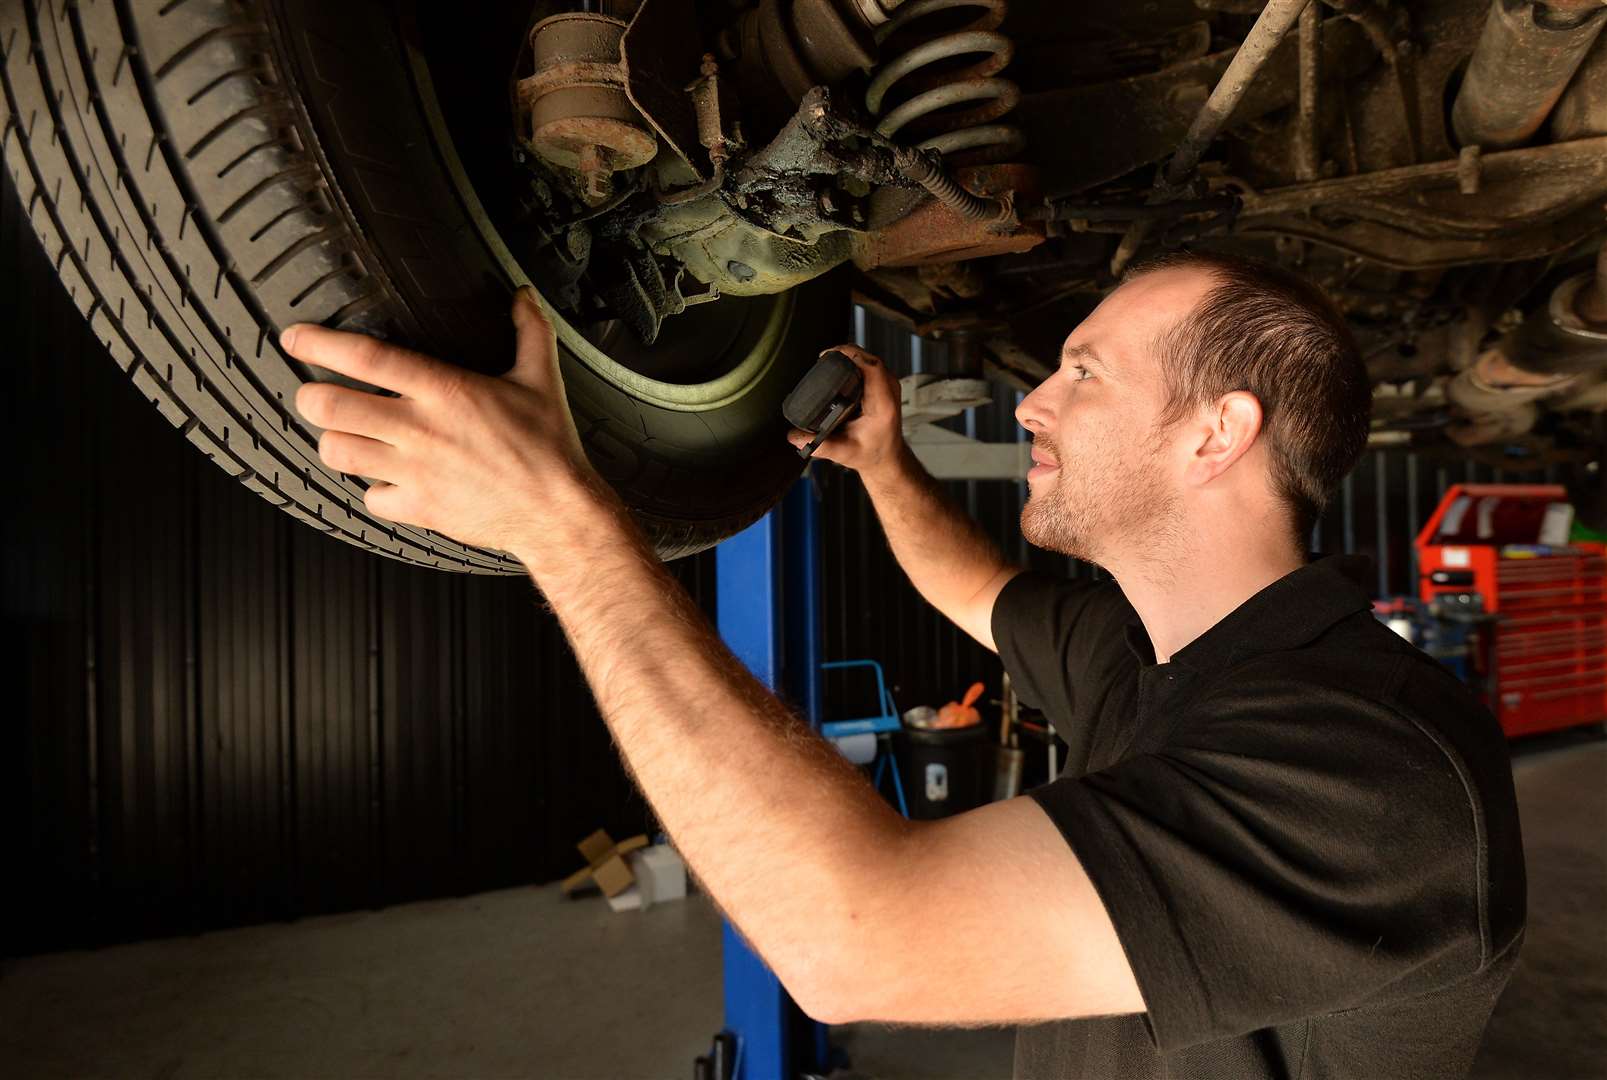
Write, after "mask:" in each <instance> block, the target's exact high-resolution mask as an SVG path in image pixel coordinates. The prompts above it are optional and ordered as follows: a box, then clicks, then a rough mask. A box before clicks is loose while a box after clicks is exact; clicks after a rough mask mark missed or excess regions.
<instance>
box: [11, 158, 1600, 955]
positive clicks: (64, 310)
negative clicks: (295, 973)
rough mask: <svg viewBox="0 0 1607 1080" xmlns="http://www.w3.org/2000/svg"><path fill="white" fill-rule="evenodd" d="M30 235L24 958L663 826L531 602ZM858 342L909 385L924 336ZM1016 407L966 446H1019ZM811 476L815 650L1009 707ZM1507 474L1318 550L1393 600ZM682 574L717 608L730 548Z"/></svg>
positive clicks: (19, 606) (876, 540) (437, 878)
mask: <svg viewBox="0 0 1607 1080" xmlns="http://www.w3.org/2000/svg"><path fill="white" fill-rule="evenodd" d="M24 214H25V210H24V208H23V207H21V206H20V205H19V203H18V202H17V200H16V197H15V195H14V194H13V192H12V191H11V190H10V187H9V184H8V185H7V187H6V190H5V192H4V194H3V198H0V280H3V281H4V282H5V288H4V289H3V290H0V294H3V298H0V315H3V319H4V322H3V324H0V325H4V326H5V327H6V330H7V335H8V338H9V340H8V343H7V356H6V361H5V368H6V375H5V379H6V383H5V394H4V400H5V402H6V424H5V428H6V433H5V439H6V443H7V445H6V452H7V459H6V460H8V461H10V462H11V463H12V465H11V470H10V490H9V492H8V493H7V497H6V500H5V503H6V513H5V521H6V524H5V526H4V534H3V535H4V553H5V560H4V579H3V586H0V607H3V610H4V612H5V620H6V625H7V631H8V633H7V637H8V639H9V641H10V643H11V646H12V647H11V648H8V649H6V650H5V661H4V665H5V667H4V671H3V675H4V678H5V681H6V684H7V685H9V686H13V687H18V688H20V693H19V694H17V695H16V698H15V699H14V700H16V702H17V705H16V709H17V711H16V712H15V713H14V714H12V716H11V717H10V722H9V723H8V724H7V725H6V727H5V736H4V741H3V743H0V762H3V766H0V768H3V770H4V773H3V774H0V775H3V783H0V786H3V789H4V791H5V792H6V797H7V798H8V799H9V800H10V802H11V805H10V807H8V810H9V812H8V813H7V815H6V816H7V820H8V821H9V822H10V828H11V830H12V835H11V838H10V840H9V842H8V844H7V851H6V854H7V856H8V858H7V862H8V863H9V865H11V866H12V868H13V869H12V871H11V875H10V876H11V880H12V881H13V883H14V884H13V886H12V887H11V888H10V889H8V890H7V898H6V904H7V905H8V906H9V907H11V908H12V911H11V912H10V915H11V917H10V918H8V919H6V920H5V923H4V925H5V934H6V940H5V941H4V943H3V945H0V949H3V952H4V954H6V955H12V956H17V955H25V954H30V953H37V952H47V951H52V950H57V949H62V948H72V947H84V946H93V945H101V944H107V943H111V942H115V941H124V940H132V939H139V938H147V937H154V936H163V935H169V934H175V933H187V932H194V931H199V930H204V929H212V928H219V927H224V926H233V925H243V924H248V923H253V922H261V921H264V920H271V919H283V918H291V917H295V916H301V915H309V914H316V913H326V912H334V911H342V910H351V909H356V908H365V907H376V906H381V905H386V904H394V903H400V902H403V901H408V900H415V899H421V898H427V897H437V896H449V895H459V894H464V893H470V892H475V891H480V890H485V889H495V888H502V887H507V886H512V885H518V884H526V883H537V882H545V881H551V880H554V879H556V878H558V877H561V876H562V875H564V874H566V873H568V872H569V871H570V870H572V869H574V867H575V864H576V862H577V859H578V856H577V855H576V854H575V851H574V846H573V845H574V844H575V842H576V841H577V840H579V839H580V838H581V837H582V836H584V835H585V834H587V833H588V832H590V831H591V830H593V829H595V828H597V827H599V826H601V827H605V828H607V829H609V830H610V831H611V832H613V833H614V835H616V836H623V835H628V834H630V833H633V832H636V831H640V830H641V829H642V828H643V827H645V826H646V825H647V824H648V814H647V808H646V806H645V805H644V803H643V802H642V800H641V799H640V797H639V796H637V795H636V794H635V792H634V790H633V788H632V786H631V784H630V783H629V781H628V780H627V779H626V777H625V776H624V774H623V772H622V770H621V768H620V766H619V764H618V761H617V758H616V756H615V753H614V750H613V748H612V746H611V745H610V742H609V738H608V735H607V732H606V730H605V729H604V727H603V724H602V722H601V720H600V719H599V718H598V716H597V715H596V712H595V710H594V708H593V706H592V704H591V700H590V695H589V694H588V693H587V691H586V688H585V685H584V682H583V681H582V679H581V677H580V674H579V672H578V670H577V669H576V668H575V665H574V662H573V658H572V657H571V655H570V653H569V651H568V648H567V646H566V645H565V643H564V641H563V638H562V636H561V635H560V634H559V632H558V629H557V627H556V624H555V622H554V621H553V619H552V618H551V617H550V616H549V615H548V614H547V613H546V612H545V611H544V610H543V608H542V606H541V604H540V601H539V598H538V597H537V595H536V593H535V591H534V589H533V588H532V587H531V586H530V584H529V583H528V581H526V580H525V579H522V578H489V577H469V576H461V575H453V574H446V573H442V572H438V571H432V570H425V569H421V568H417V567H412V566H406V565H403V564H401V563H397V562H393V561H391V560H387V559H383V558H378V557H375V556H372V555H370V554H367V553H365V552H362V551H359V550H358V549H356V548H353V547H350V546H348V545H346V544H343V543H341V542H339V541H336V540H333V539H330V538H327V537H324V536H321V535H319V534H318V533H317V532H315V531H314V530H312V529H310V528H307V527H306V526H304V525H302V524H300V523H299V522H296V521H294V520H292V519H291V518H290V517H289V516H287V515H285V514H283V513H280V512H279V511H277V510H275V509H274V508H273V507H271V506H269V505H268V504H267V503H265V502H264V501H262V500H261V499H260V498H258V497H257V496H256V495H254V494H252V493H251V492H249V491H247V490H245V489H244V488H242V487H241V486H240V485H239V484H237V483H236V482H234V481H233V480H231V479H230V478H229V477H227V476H226V475H225V474H224V473H223V472H222V471H221V470H219V469H217V468H215V467H213V466H212V465H211V464H210V463H208V462H206V461H205V460H204V459H203V458H202V457H201V456H200V455H199V454H197V453H196V452H195V450H194V449H193V448H192V447H191V446H190V445H189V444H188V443H186V442H185V440H184V439H183V438H182V437H181V436H180V435H179V433H177V432H176V431H174V430H173V429H172V428H171V427H170V426H169V425H168V424H167V423H166V422H165V421H164V420H163V419H162V418H161V417H160V416H159V415H158V414H157V412H156V411H155V410H154V409H152V408H151V407H150V406H149V404H147V403H146V402H144V401H142V400H141V399H140V397H139V395H138V392H137V391H136V389H135V388H134V386H133V385H132V384H131V383H130V382H129V380H128V379H127V378H126V377H125V376H124V375H122V374H121V373H120V372H118V371H117V370H116V369H115V367H114V365H113V364H112V363H111V362H110V361H109V360H108V358H107V357H106V354H105V351H104V349H103V348H102V346H101V344H100V343H99V342H98V341H96V340H95V338H94V337H93V336H92V335H91V333H90V331H89V329H88V327H87V325H86V324H85V322H84V320H83V318H82V317H81V316H80V315H79V313H78V312H77V310H76V309H75V308H74V307H73V306H72V305H71V303H70V302H69V300H68V298H67V296H66V295H65V294H64V293H63V292H62V290H61V287H60V285H59V284H58V283H57V281H56V278H55V276H54V275H53V274H52V273H51V272H50V268H49V266H48V264H47V262H46V258H45V256H44V255H43V253H42V252H41V251H40V249H39V247H38V245H37V243H36V242H35V240H34V238H33V235H32V234H31V232H30V231H29V229H28V226H27V222H26V219H25V216H24ZM1068 329H1069V328H1068ZM852 333H853V328H852V327H851V326H849V325H848V323H847V316H846V313H845V325H844V328H843V336H844V338H845V339H846V338H848V337H850V336H851V335H852ZM864 333H865V336H866V339H867V344H868V345H869V347H871V348H872V349H873V350H876V351H878V352H880V353H882V355H884V356H887V357H888V358H889V359H890V360H891V361H892V362H893V363H894V365H895V368H896V369H897V368H900V367H902V369H904V370H908V369H909V364H910V362H911V361H912V360H913V359H915V358H914V357H912V355H911V342H910V339H909V338H908V336H907V335H905V334H903V333H902V332H900V331H897V330H896V329H895V328H893V327H890V326H885V325H877V324H875V323H874V322H873V323H872V324H871V325H870V326H868V327H864ZM934 351H935V350H933V349H932V348H931V347H930V346H928V347H927V349H926V356H925V358H924V359H925V360H926V361H927V362H932V361H933V360H934V359H935V358H934V356H933V353H934ZM1014 402H1015V395H1014V394H1013V393H1010V392H1007V391H1002V390H1001V391H1000V393H999V400H998V402H997V403H996V405H995V407H993V408H991V409H984V410H980V411H979V412H978V413H977V414H975V415H974V417H973V418H970V419H967V418H959V419H957V420H955V421H953V422H952V423H953V425H954V426H957V427H960V428H965V426H966V425H967V424H969V425H970V429H969V430H970V431H971V433H973V434H975V435H976V436H978V437H980V438H983V439H988V440H1007V439H1013V438H1016V437H1017V432H1018V430H1019V429H1017V427H1016V425H1015V423H1014V420H1013V417H1012V415H1011V410H1012V408H1013V406H1014ZM1573 468H1574V467H1554V468H1550V469H1548V470H1547V471H1546V473H1545V474H1544V479H1546V480H1548V481H1555V482H1570V481H1571V480H1573V479H1575V477H1574V476H1573ZM816 475H817V478H818V479H817V483H818V484H819V486H820V488H821V491H822V493H823V496H824V507H823V513H822V521H823V537H822V550H823V564H824V565H823V568H822V569H823V574H822V578H821V580H822V582H823V586H824V588H825V594H824V596H823V597H822V607H823V613H824V632H825V640H824V643H823V652H822V655H823V656H825V657H826V658H828V659H846V658H858V657H870V658H874V659H877V660H880V661H881V662H882V663H883V665H884V666H885V667H886V669H887V671H888V673H889V677H890V679H891V681H892V683H893V692H894V696H895V698H896V700H897V702H898V704H899V707H900V708H901V709H902V708H908V707H910V706H913V705H916V704H933V705H940V704H942V703H943V702H945V701H948V700H950V699H951V698H954V697H957V696H958V695H959V694H960V693H961V691H963V690H964V688H965V686H966V685H967V684H968V683H970V682H971V681H973V680H974V679H980V680H982V681H984V682H985V683H987V685H988V688H989V693H990V695H993V694H997V692H998V685H999V675H1000V669H999V665H998V661H997V658H995V657H993V656H992V655H991V654H989V653H987V652H985V651H984V650H982V649H981V648H980V647H978V646H976V645H975V644H973V643H972V642H971V641H970V640H969V639H968V638H965V637H964V636H963V635H961V634H960V633H959V632H958V631H957V630H955V629H953V628H952V627H950V626H949V625H948V624H947V623H946V622H944V621H943V620H942V618H941V617H940V616H938V615H937V614H936V613H935V612H933V611H931V610H930V609H929V608H927V607H926V606H925V605H924V603H923V602H922V601H921V600H920V599H919V597H918V596H917V595H916V594H915V593H914V591H913V590H912V589H911V588H910V586H909V585H908V583H907V581H906V580H905V579H904V577H903V575H902V573H901V572H900V571H899V570H898V569H897V567H896V565H895V564H894V563H893V561H892V559H891V556H890V555H889V554H888V552H887V549H886V544H885V542H884V541H883V539H882V537H881V535H880V531H879V529H878V527H877V525H876V523H875V519H874V514H873V513H872V511H871V509H870V506H869V503H868V501H867V500H866V499H865V497H864V495H863V492H862V489H861V488H860V486H859V483H858V481H857V480H856V479H854V478H853V477H851V476H848V475H846V474H843V473H842V472H841V471H840V470H838V469H836V467H834V466H824V467H822V468H821V469H818V470H817V472H816ZM1508 478H1510V479H1512V480H1514V481H1523V480H1530V479H1538V477H1537V476H1536V475H1535V474H1513V475H1512V476H1511V477H1507V476H1505V475H1504V474H1503V473H1501V472H1500V471H1499V470H1495V469H1492V468H1490V467H1489V466H1487V465H1479V464H1471V463H1466V462H1442V461H1436V460H1432V459H1429V458H1427V457H1423V456H1420V455H1415V454H1408V453H1401V452H1393V451H1392V452H1384V451H1376V452H1370V453H1369V454H1368V455H1367V457H1366V458H1365V460H1364V461H1363V462H1362V464H1361V465H1360V466H1359V467H1358V469H1357V470H1356V472H1355V474H1354V475H1353V476H1351V477H1350V478H1349V479H1348V480H1347V481H1346V483H1345V487H1344V491H1343V497H1342V498H1341V499H1340V500H1338V501H1336V504H1335V505H1334V506H1333V507H1332V508H1331V510H1330V512H1329V514H1328V515H1327V516H1326V518H1325V520H1324V521H1323V522H1322V523H1321V525H1320V527H1319V529H1318V537H1317V542H1318V547H1319V548H1320V549H1321V550H1325V551H1340V550H1343V551H1357V552H1361V553H1364V554H1367V555H1371V556H1373V557H1374V558H1375V559H1376V560H1377V563H1378V583H1377V585H1376V586H1375V591H1376V592H1377V593H1378V594H1380V595H1386V594H1395V593H1401V592H1406V591H1408V590H1409V587H1410V583H1411V581H1412V578H1413V576H1414V571H1415V568H1414V566H1413V565H1412V561H1411V560H1412V553H1411V550H1410V546H1409V537H1410V536H1412V535H1414V534H1415V533H1416V531H1417V529H1418V527H1419V526H1420V524H1421V523H1422V522H1423V521H1424V520H1426V518H1427V516H1428V514H1429V513H1430V512H1431V511H1432V509H1433V507H1434V506H1435V504H1436V503H1437V502H1438V499H1439V496H1440V495H1441V494H1442V493H1443V492H1444V490H1445V488H1446V486H1447V485H1448V484H1450V483H1454V482H1457V481H1461V480H1467V481H1491V480H1496V481H1500V480H1502V479H1508ZM1581 478H1583V477H1581ZM1592 479H1593V480H1595V481H1596V482H1599V479H1598V478H1596V477H1593V478H1592ZM951 490H952V493H953V495H954V497H955V498H956V499H957V500H958V501H959V502H960V503H961V504H962V505H964V506H966V507H967V508H968V509H970V511H971V512H972V514H973V515H974V516H976V517H977V518H978V519H979V520H980V521H981V522H982V523H983V524H984V526H985V527H986V528H987V530H988V531H989V532H990V533H991V534H992V535H993V536H995V537H997V538H999V539H1000V540H1001V542H1003V543H1004V544H1005V545H1006V551H1007V552H1013V553H1014V554H1015V555H1016V556H1017V557H1018V558H1020V559H1021V560H1023V561H1026V562H1029V563H1030V564H1031V565H1033V566H1037V567H1040V568H1045V569H1051V570H1059V571H1061V572H1066V573H1070V574H1074V575H1075V574H1090V573H1097V571H1096V570H1094V569H1093V568H1092V567H1088V566H1084V565H1079V564H1076V563H1074V562H1071V561H1069V560H1064V559H1060V558H1058V557H1055V556H1049V555H1046V554H1045V553H1043V552H1040V551H1036V550H1029V549H1028V548H1027V547H1026V545H1025V544H1024V543H1023V542H1022V541H1021V540H1020V537H1019V530H1018V528H1017V524H1016V523H1017V517H1018V514H1019V510H1020V505H1021V500H1022V498H1023V495H1024V489H1023V487H1022V486H1021V485H1017V484H1012V483H1005V482H972V483H956V484H953V485H951ZM674 570H675V572H676V575H677V577H678V578H679V579H680V580H681V581H682V582H683V583H684V584H685V585H686V586H687V588H688V589H690V590H691V591H692V593H693V595H694V596H695V597H697V599H698V600H699V602H700V603H701V604H702V605H703V607H704V609H705V610H706V611H712V610H713V603H714V593H713V590H714V572H713V557H712V554H708V553H706V554H704V555H701V556H696V557H693V558H690V559H686V560H682V561H681V562H679V563H676V564H674ZM833 690H836V691H837V695H836V696H841V695H843V694H846V693H848V691H846V690H845V689H844V688H842V687H841V686H834V685H833V684H830V683H828V686H827V692H828V696H827V699H826V700H827V702H828V715H829V714H830V709H831V702H832V701H833V700H834V695H833Z"/></svg>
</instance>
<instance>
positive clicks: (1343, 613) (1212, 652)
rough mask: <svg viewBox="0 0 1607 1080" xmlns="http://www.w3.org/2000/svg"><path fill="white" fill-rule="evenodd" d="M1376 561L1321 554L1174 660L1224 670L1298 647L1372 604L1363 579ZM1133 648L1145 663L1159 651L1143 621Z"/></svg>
mask: <svg viewBox="0 0 1607 1080" xmlns="http://www.w3.org/2000/svg"><path fill="white" fill-rule="evenodd" d="M1371 566H1372V560H1371V559H1369V558H1367V557H1366V556H1364V555H1326V556H1316V557H1314V558H1313V559H1312V560H1311V561H1310V562H1308V563H1307V564H1306V565H1305V566H1302V567H1300V568H1299V569H1298V570H1292V571H1290V572H1289V573H1287V574H1285V575H1284V576H1283V577H1281V578H1279V579H1278V580H1277V581H1274V582H1273V583H1272V584H1271V585H1268V586H1267V587H1266V588H1264V589H1262V590H1261V591H1260V592H1258V593H1256V594H1255V595H1254V596H1252V597H1250V599H1248V600H1246V601H1245V602H1244V603H1242V604H1240V605H1239V606H1238V607H1236V608H1234V609H1233V610H1232V611H1230V612H1229V613H1228V614H1227V615H1225V616H1223V617H1222V618H1221V619H1219V620H1217V622H1216V624H1215V625H1214V626H1212V627H1211V628H1210V629H1209V630H1207V631H1206V632H1205V633H1203V634H1201V635H1200V636H1199V637H1197V638H1195V639H1194V640H1193V641H1191V642H1189V643H1188V644H1187V645H1185V646H1183V648H1181V649H1179V650H1178V651H1177V652H1176V653H1174V654H1173V655H1172V661H1171V662H1172V663H1174V664H1181V665H1183V666H1184V667H1186V668H1190V669H1192V670H1195V671H1200V672H1205V671H1211V670H1219V669H1221V668H1223V667H1226V666H1227V665H1229V664H1232V663H1234V662H1235V661H1238V660H1241V659H1243V658H1244V657H1247V656H1254V655H1256V654H1258V653H1266V652H1277V651H1279V650H1281V649H1295V648H1299V647H1300V646H1302V645H1304V644H1306V643H1307V642H1309V641H1312V640H1313V639H1315V638H1316V637H1318V636H1319V635H1320V634H1322V632H1323V631H1325V630H1327V629H1328V628H1329V627H1330V626H1333V625H1334V624H1335V623H1337V622H1338V621H1339V620H1341V619H1343V618H1346V617H1347V616H1350V615H1354V614H1355V613H1356V612H1358V611H1366V610H1369V609H1370V608H1371V607H1372V600H1371V599H1370V598H1369V596H1368V594H1367V591H1366V589H1365V588H1364V587H1363V586H1362V585H1361V582H1363V581H1366V580H1367V579H1368V574H1369V571H1370V568H1371ZM1126 633H1127V646H1128V648H1130V649H1131V650H1132V651H1133V654H1134V655H1135V656H1137V657H1138V659H1139V660H1140V661H1141V662H1142V663H1145V664H1154V663H1155V650H1154V647H1153V646H1152V645H1151V644H1150V640H1149V635H1148V634H1147V633H1145V631H1144V626H1143V624H1142V623H1140V622H1131V623H1128V624H1127V628H1126Z"/></svg>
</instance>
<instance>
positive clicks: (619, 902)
mask: <svg viewBox="0 0 1607 1080" xmlns="http://www.w3.org/2000/svg"><path fill="white" fill-rule="evenodd" d="M625 861H626V862H627V863H628V864H629V865H630V868H631V874H632V876H634V877H635V878H636V884H634V885H632V886H631V887H630V888H628V889H626V890H625V891H623V892H621V893H620V894H619V895H617V896H610V897H609V898H608V906H609V907H610V908H612V909H613V910H615V911H629V910H631V909H632V908H649V907H652V906H653V905H654V904H661V903H663V902H664V901H666V900H680V899H682V898H683V897H685V896H686V863H685V862H684V861H682V859H681V854H680V852H678V851H676V850H675V849H674V848H672V847H670V846H669V845H668V844H656V845H654V846H653V847H649V848H643V849H641V850H640V851H633V852H631V853H630V854H628V855H626V856H625Z"/></svg>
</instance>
